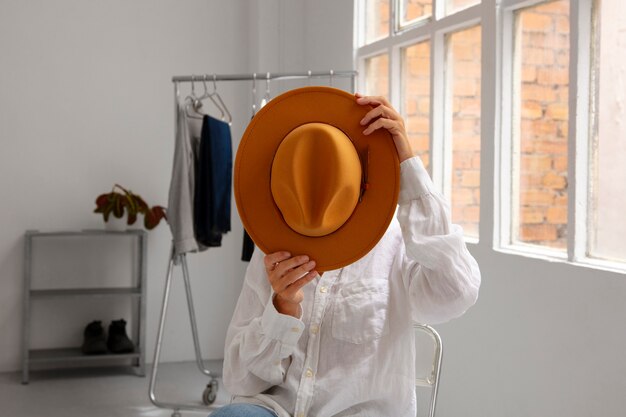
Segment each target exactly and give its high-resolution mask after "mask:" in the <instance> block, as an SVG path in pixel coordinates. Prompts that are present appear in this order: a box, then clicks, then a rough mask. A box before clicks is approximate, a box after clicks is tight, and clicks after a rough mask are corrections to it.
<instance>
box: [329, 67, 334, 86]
mask: <svg viewBox="0 0 626 417" xmlns="http://www.w3.org/2000/svg"><path fill="white" fill-rule="evenodd" d="M333 75H335V71H333V70H330V86H331V87H332V86H333Z"/></svg>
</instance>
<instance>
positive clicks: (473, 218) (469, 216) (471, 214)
mask: <svg viewBox="0 0 626 417" xmlns="http://www.w3.org/2000/svg"><path fill="white" fill-rule="evenodd" d="M463 220H464V221H466V222H471V223H477V222H478V221H479V220H480V207H479V206H467V207H465V208H464V209H463Z"/></svg>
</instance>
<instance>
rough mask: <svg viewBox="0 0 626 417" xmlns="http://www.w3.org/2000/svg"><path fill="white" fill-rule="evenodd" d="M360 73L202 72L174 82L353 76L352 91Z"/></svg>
mask: <svg viewBox="0 0 626 417" xmlns="http://www.w3.org/2000/svg"><path fill="white" fill-rule="evenodd" d="M357 75H358V73H357V71H335V70H329V71H307V72H283V73H273V74H272V73H271V72H255V73H252V74H200V75H175V76H174V77H172V82H173V83H180V82H193V81H202V80H206V81H263V80H265V81H267V80H270V81H275V80H300V79H307V78H308V79H311V78H329V79H330V84H331V85H332V82H333V79H334V78H335V77H337V78H351V80H352V86H351V88H352V91H354V88H355V81H356V77H357Z"/></svg>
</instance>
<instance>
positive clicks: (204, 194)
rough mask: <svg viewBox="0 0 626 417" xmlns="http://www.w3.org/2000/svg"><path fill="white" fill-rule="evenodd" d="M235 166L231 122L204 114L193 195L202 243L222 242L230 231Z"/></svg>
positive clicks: (200, 241)
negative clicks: (229, 123) (225, 234)
mask: <svg viewBox="0 0 626 417" xmlns="http://www.w3.org/2000/svg"><path fill="white" fill-rule="evenodd" d="M232 169H233V151H232V142H231V136H230V126H229V125H228V123H225V122H223V121H221V120H217V119H215V118H213V117H211V116H204V120H203V124H202V136H201V139H200V151H199V155H198V161H197V165H196V184H195V199H194V226H195V234H196V240H197V241H198V242H199V243H202V244H203V245H206V246H220V245H221V244H222V234H224V233H227V232H229V231H230V200H231V189H232Z"/></svg>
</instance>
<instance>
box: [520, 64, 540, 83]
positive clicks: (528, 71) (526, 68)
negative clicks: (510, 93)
mask: <svg viewBox="0 0 626 417" xmlns="http://www.w3.org/2000/svg"><path fill="white" fill-rule="evenodd" d="M536 79H537V67H535V66H532V65H523V66H522V80H521V81H522V82H523V83H531V82H534V81H535V80H536Z"/></svg>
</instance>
